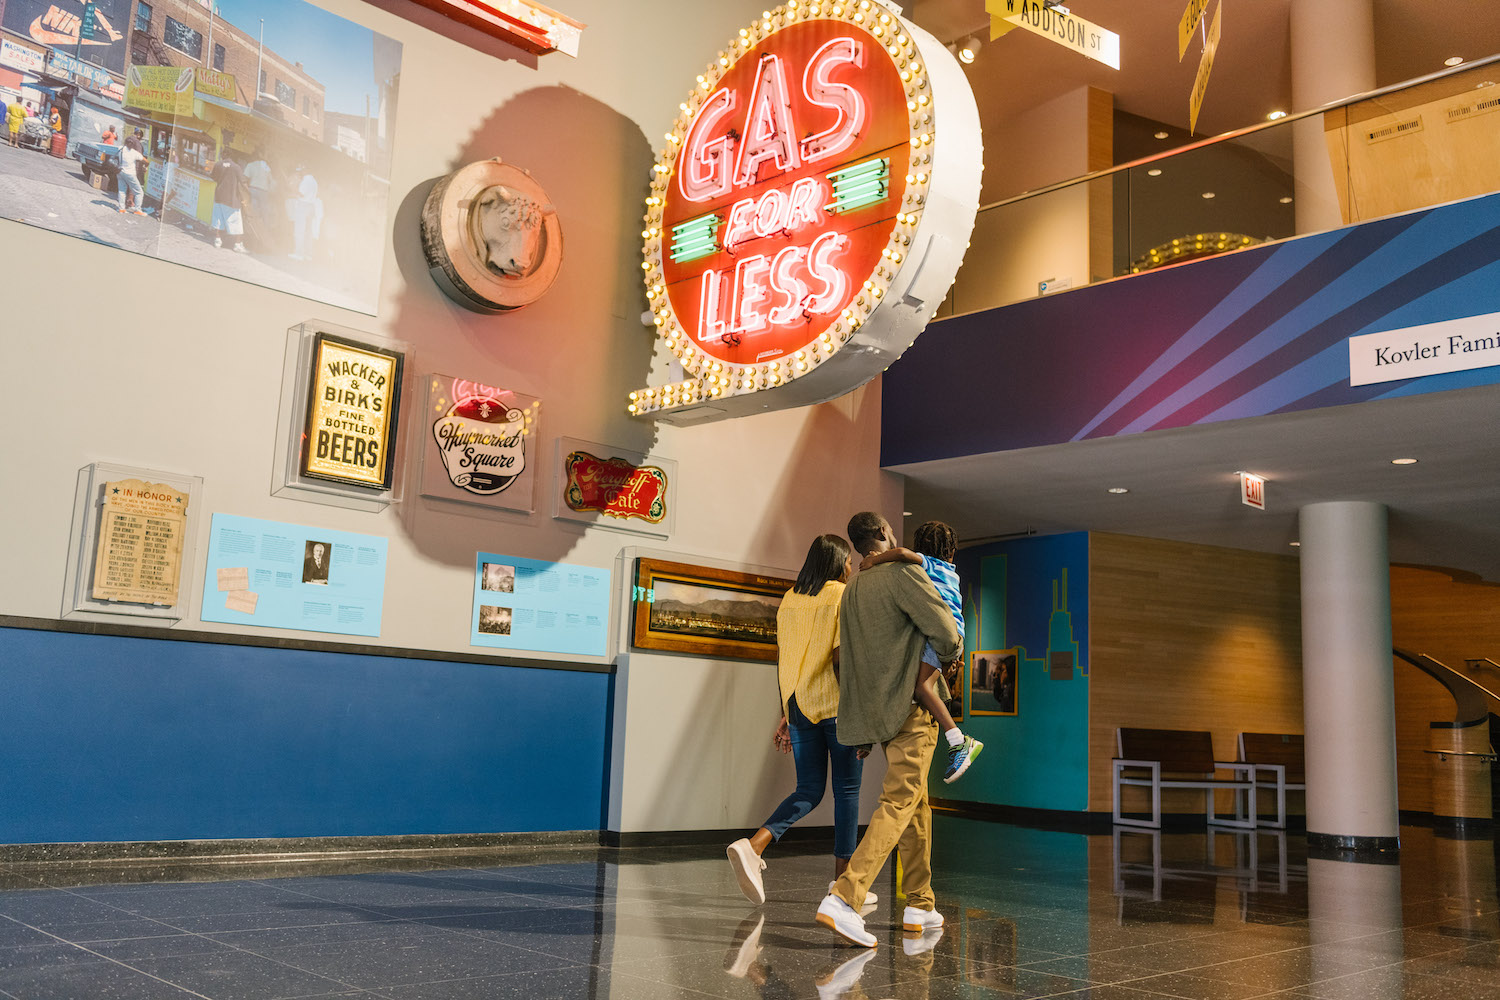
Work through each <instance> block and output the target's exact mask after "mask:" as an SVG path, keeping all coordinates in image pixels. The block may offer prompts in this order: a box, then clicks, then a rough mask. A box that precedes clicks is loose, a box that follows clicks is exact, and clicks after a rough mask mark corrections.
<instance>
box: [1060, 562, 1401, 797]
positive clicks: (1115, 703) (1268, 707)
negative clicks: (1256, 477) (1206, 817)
mask: <svg viewBox="0 0 1500 1000" xmlns="http://www.w3.org/2000/svg"><path fill="white" fill-rule="evenodd" d="M1089 542H1090V555H1089V562H1090V578H1089V614H1090V621H1089V635H1090V637H1091V641H1090V646H1091V649H1090V657H1091V661H1092V666H1091V669H1090V678H1089V682H1090V688H1091V693H1090V705H1089V763H1090V766H1089V810H1090V811H1098V812H1102V811H1108V810H1109V809H1110V766H1109V761H1110V758H1111V757H1113V756H1114V755H1115V729H1116V727H1118V726H1144V727H1151V728H1161V729H1207V730H1210V731H1211V732H1212V733H1213V735H1214V753H1215V755H1217V756H1218V757H1219V759H1220V760H1233V759H1234V756H1235V743H1236V740H1237V739H1238V737H1239V734H1240V732H1241V731H1245V730H1248V731H1251V732H1292V733H1300V732H1302V633H1301V606H1300V597H1299V593H1300V587H1299V570H1298V565H1297V559H1296V557H1295V556H1279V555H1267V554H1264V553H1259V552H1245V551H1241V550H1238V549H1225V548H1217V547H1212V546H1206V545H1193V544H1189V543H1185V542H1168V541H1161V540H1158V539H1149V538H1136V537H1133V536H1127V535H1110V534H1100V533H1094V534H1091V535H1090V536H1089ZM1423 745H1424V746H1425V745H1426V735H1425V733H1424V734H1423ZM1127 791H1132V792H1134V791H1135V790H1127ZM1136 794H1137V795H1138V796H1139V797H1138V798H1132V797H1131V796H1130V795H1127V797H1126V799H1125V805H1126V808H1127V809H1131V808H1137V809H1139V808H1146V805H1145V801H1146V800H1145V794H1144V793H1139V792H1137V793H1136ZM1221 796H1222V797H1221V801H1220V808H1221V809H1224V810H1227V809H1228V808H1229V801H1228V798H1227V795H1224V793H1221ZM1294 802H1295V806H1294V808H1296V809H1300V808H1301V803H1300V801H1298V800H1295V799H1294ZM1163 808H1164V809H1165V810H1167V811H1169V812H1201V811H1202V808H1203V793H1201V792H1191V791H1186V790H1184V791H1179V792H1168V793H1164V799H1163Z"/></svg>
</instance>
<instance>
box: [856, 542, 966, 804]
mask: <svg viewBox="0 0 1500 1000" xmlns="http://www.w3.org/2000/svg"><path fill="white" fill-rule="evenodd" d="M912 544H913V545H915V546H916V550H915V551H913V550H911V549H905V548H901V547H899V546H897V547H894V548H890V549H887V550H885V551H884V552H877V553H875V554H873V555H868V556H865V558H864V561H863V562H861V563H860V564H859V568H860V569H861V570H866V569H869V568H870V567H871V566H878V565H880V564H881V563H888V562H905V563H912V564H914V565H918V566H921V567H922V572H924V573H926V574H927V578H928V579H929V580H931V581H932V585H933V587H935V588H936V589H937V592H938V596H939V597H941V598H942V599H943V602H944V603H945V604H947V605H948V610H949V611H951V612H953V623H954V624H955V625H956V626H958V638H959V640H960V643H961V642H962V640H963V637H964V609H963V596H962V595H961V594H960V593H959V589H958V572H957V571H956V570H955V569H954V568H953V557H954V555H955V554H956V553H957V552H958V537H957V536H956V535H955V534H954V533H953V529H952V528H950V527H948V525H946V524H944V523H943V522H942V521H928V522H926V523H925V524H922V525H920V526H918V528H917V531H916V534H915V535H913V536H912ZM942 669H943V664H941V663H939V662H938V658H937V654H936V653H935V652H933V649H932V644H931V643H929V644H928V645H927V648H926V649H924V650H923V651H922V666H921V667H920V668H919V669H918V671H917V687H916V690H915V691H914V692H913V693H912V697H913V698H914V700H916V701H917V703H918V704H920V705H921V706H922V707H923V708H925V709H927V711H928V712H931V713H932V717H933V718H934V719H936V720H937V723H938V726H939V728H941V729H942V730H943V736H944V737H945V738H946V739H947V740H948V767H947V768H946V769H945V770H944V771H943V781H944V782H947V783H952V782H954V781H956V780H958V778H959V776H960V775H962V774H963V773H964V772H965V771H967V770H968V769H969V765H970V764H972V763H974V759H975V758H976V757H978V756H979V752H980V751H981V750H983V749H984V744H983V743H981V742H979V741H978V740H976V739H975V738H974V737H972V736H965V735H964V733H963V731H962V730H961V729H959V728H958V726H957V724H956V723H954V721H953V716H952V715H951V714H949V712H948V706H947V705H945V704H943V699H941V698H939V697H938V695H937V684H936V682H935V681H934V680H933V678H935V677H936V676H937V675H938V673H939V672H941V671H942Z"/></svg>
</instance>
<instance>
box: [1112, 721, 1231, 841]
mask: <svg viewBox="0 0 1500 1000" xmlns="http://www.w3.org/2000/svg"><path fill="white" fill-rule="evenodd" d="M1115 742H1116V746H1117V748H1118V750H1119V756H1118V757H1116V758H1115V759H1114V761H1113V764H1114V805H1115V810H1114V821H1115V823H1116V824H1118V825H1120V826H1144V827H1150V828H1151V829H1154V830H1160V829H1161V791H1162V789H1163V788H1200V789H1203V790H1204V792H1205V797H1206V798H1207V799H1208V804H1207V808H1206V809H1205V814H1206V817H1207V819H1208V822H1209V823H1210V824H1213V825H1216V826H1231V827H1237V828H1239V829H1253V828H1254V826H1255V770H1254V765H1252V764H1245V763H1241V762H1238V761H1216V760H1214V741H1213V734H1212V733H1209V732H1195V731H1192V730H1186V729H1127V728H1124V727H1121V728H1119V729H1116V730H1115ZM1221 770H1223V771H1229V772H1231V773H1232V774H1234V777H1233V778H1219V777H1215V775H1216V774H1217V773H1218V772H1219V771H1221ZM1126 785H1136V786H1140V787H1143V788H1150V789H1151V819H1149V820H1143V819H1127V818H1125V817H1124V816H1122V815H1121V813H1120V789H1121V788H1123V787H1125V786H1126ZM1220 788H1225V789H1228V790H1230V791H1232V792H1234V793H1235V815H1234V817H1233V818H1220V817H1219V816H1217V815H1215V813H1214V792H1215V791H1217V790H1218V789H1220ZM1240 792H1244V793H1245V799H1246V802H1245V808H1244V809H1243V810H1241V808H1240V800H1239V793H1240Z"/></svg>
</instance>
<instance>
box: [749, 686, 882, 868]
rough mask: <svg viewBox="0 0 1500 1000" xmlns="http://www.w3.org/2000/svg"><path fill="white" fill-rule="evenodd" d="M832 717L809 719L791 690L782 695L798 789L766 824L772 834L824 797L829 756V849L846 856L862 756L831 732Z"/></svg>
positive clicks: (855, 833) (853, 831)
mask: <svg viewBox="0 0 1500 1000" xmlns="http://www.w3.org/2000/svg"><path fill="white" fill-rule="evenodd" d="M836 723H837V720H835V719H824V720H823V721H822V722H809V721H807V716H805V715H803V714H802V710H801V709H799V708H798V707H797V699H796V697H795V696H793V697H792V698H790V699H789V700H788V701H787V706H786V724H787V730H788V732H789V734H790V735H791V738H792V761H793V763H795V764H796V765H797V790H796V791H794V792H792V794H790V795H788V796H787V797H786V799H785V800H784V801H783V802H782V803H781V805H779V806H777V807H776V811H775V812H773V813H771V818H770V819H768V820H766V822H765V828H766V829H767V830H769V831H770V833H771V836H773V837H775V838H776V839H777V840H780V839H781V835H782V834H784V833H786V831H787V830H788V829H790V827H791V825H792V824H793V823H795V822H797V821H798V820H799V819H801V818H802V817H803V816H806V815H807V814H808V813H810V812H812V811H813V809H814V808H815V807H816V806H817V804H818V803H819V802H822V801H823V788H824V786H825V785H827V784H828V762H829V761H832V762H833V855H834V857H836V858H843V859H844V860H846V861H847V860H848V859H849V858H850V857H852V856H853V854H854V847H855V845H856V843H857V842H858V841H859V782H860V778H861V777H862V776H863V774H864V768H865V762H864V761H862V760H860V759H859V758H858V757H856V756H855V755H854V748H853V747H846V746H844V745H843V744H842V743H840V742H839V741H838V738H837V736H835V726H836Z"/></svg>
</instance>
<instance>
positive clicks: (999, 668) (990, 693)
mask: <svg viewBox="0 0 1500 1000" xmlns="http://www.w3.org/2000/svg"><path fill="white" fill-rule="evenodd" d="M1020 652H1021V651H1020V650H1019V649H1014V648H1012V649H981V650H977V651H975V652H973V653H970V654H969V675H968V683H967V687H968V690H969V714H970V715H1016V714H1017V713H1018V711H1019V707H1018V706H1019V701H1018V695H1017V690H1016V683H1017V679H1018V677H1019V671H1018V670H1017V666H1018V665H1019V663H1020Z"/></svg>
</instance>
